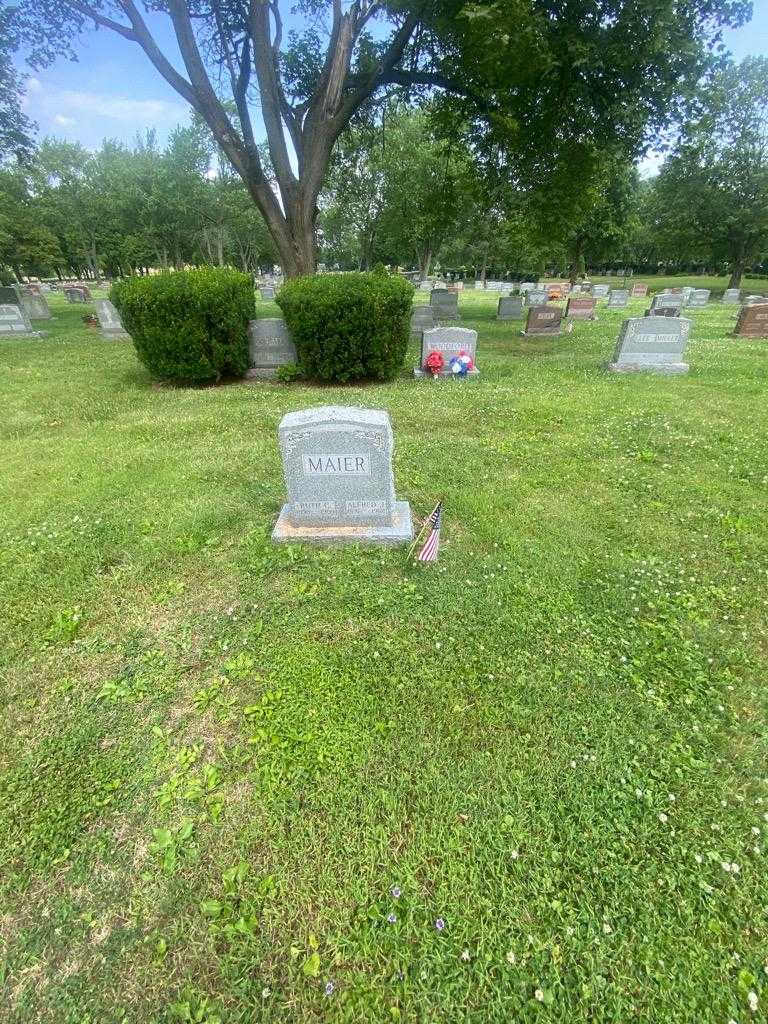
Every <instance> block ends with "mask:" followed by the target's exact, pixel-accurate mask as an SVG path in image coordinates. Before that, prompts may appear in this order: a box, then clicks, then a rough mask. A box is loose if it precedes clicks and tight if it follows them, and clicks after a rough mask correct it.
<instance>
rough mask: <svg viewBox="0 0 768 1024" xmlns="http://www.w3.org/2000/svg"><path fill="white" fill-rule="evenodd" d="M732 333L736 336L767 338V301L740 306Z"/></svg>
mask: <svg viewBox="0 0 768 1024" xmlns="http://www.w3.org/2000/svg"><path fill="white" fill-rule="evenodd" d="M733 333H734V337H736V338H768V302H766V303H763V304H762V305H760V306H758V305H753V306H742V307H741V309H740V310H739V315H738V318H737V320H736V329H735V330H734V332H733Z"/></svg>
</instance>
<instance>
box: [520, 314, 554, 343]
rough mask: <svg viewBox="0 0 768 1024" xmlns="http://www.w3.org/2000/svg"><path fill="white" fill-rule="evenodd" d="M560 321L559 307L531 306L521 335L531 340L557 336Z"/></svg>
mask: <svg viewBox="0 0 768 1024" xmlns="http://www.w3.org/2000/svg"><path fill="white" fill-rule="evenodd" d="M562 320H563V311H562V309H560V307H559V306H531V307H530V309H529V310H528V318H527V320H526V321H525V330H524V331H523V332H522V334H523V336H524V337H533V338H535V337H539V336H542V337H546V336H547V335H558V334H559V333H560V325H561V323H562Z"/></svg>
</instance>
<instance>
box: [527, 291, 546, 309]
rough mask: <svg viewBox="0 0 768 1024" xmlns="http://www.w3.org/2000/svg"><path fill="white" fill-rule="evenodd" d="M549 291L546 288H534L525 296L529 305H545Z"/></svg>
mask: <svg viewBox="0 0 768 1024" xmlns="http://www.w3.org/2000/svg"><path fill="white" fill-rule="evenodd" d="M547 298H548V296H547V292H546V289H544V288H532V289H531V290H530V291H529V292H528V294H527V295H526V297H525V302H526V305H528V306H544V305H546V302H547Z"/></svg>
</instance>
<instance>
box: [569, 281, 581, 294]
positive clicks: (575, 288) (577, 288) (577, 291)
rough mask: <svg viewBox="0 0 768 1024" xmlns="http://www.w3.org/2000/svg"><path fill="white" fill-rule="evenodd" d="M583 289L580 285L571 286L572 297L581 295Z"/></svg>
mask: <svg viewBox="0 0 768 1024" xmlns="http://www.w3.org/2000/svg"><path fill="white" fill-rule="evenodd" d="M581 292H582V289H581V285H580V284H572V285H571V295H581Z"/></svg>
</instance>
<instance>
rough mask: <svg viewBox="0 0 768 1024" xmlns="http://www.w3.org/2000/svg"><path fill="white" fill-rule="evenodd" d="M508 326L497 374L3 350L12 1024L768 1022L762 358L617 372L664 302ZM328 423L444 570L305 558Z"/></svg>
mask: <svg viewBox="0 0 768 1024" xmlns="http://www.w3.org/2000/svg"><path fill="white" fill-rule="evenodd" d="M758 290H759V289H758ZM497 300H498V295H490V294H488V295H484V294H479V293H474V294H473V293H471V292H465V293H463V294H462V296H461V299H460V309H461V314H462V319H461V323H462V324H463V325H466V326H472V327H477V329H478V330H479V332H480V341H479V346H478V360H477V361H478V366H479V368H480V370H481V374H482V375H481V377H480V378H479V379H477V380H468V381H464V382H455V381H442V382H439V383H435V382H428V381H421V382H416V381H414V380H412V379H409V378H408V377H407V376H406V375H405V374H404V375H403V376H402V378H400V379H398V380H396V381H395V382H393V383H392V384H388V385H383V386H366V387H350V388H336V387H334V388H318V387H313V386H308V385H294V386H290V387H289V386H285V385H281V384H272V383H236V384H232V385H228V386H222V387H215V388H197V389H195V388H189V389H180V388H170V387H159V386H156V385H153V384H152V382H151V380H150V379H149V376H148V374H147V373H146V372H145V371H144V369H143V368H142V367H141V365H140V364H139V363H138V361H137V359H136V357H135V354H134V350H133V347H132V346H131V344H130V343H129V342H105V341H103V340H102V339H101V338H100V337H99V334H98V332H96V331H91V330H89V329H88V328H87V327H85V326H84V325H83V324H82V323H81V321H80V318H81V316H82V314H83V312H84V311H88V310H89V309H90V308H92V307H90V306H87V307H85V308H84V307H82V306H68V305H66V303H65V302H64V301H63V299H62V298H60V297H53V298H52V302H51V305H52V307H53V312H54V315H55V316H56V318H57V319H56V320H54V321H51V322H49V323H48V324H47V325H46V328H47V329H48V330H49V331H50V333H49V335H48V336H47V337H46V338H43V339H41V340H24V341H22V340H19V341H13V342H3V343H2V346H1V347H0V408H2V410H3V411H2V416H0V430H1V431H2V448H1V449H0V451H1V453H2V454H1V456H0V458H1V461H2V467H3V472H2V473H1V474H0V608H1V611H0V614H1V615H2V624H1V625H0V636H2V644H0V692H1V693H2V701H3V714H2V725H1V726H0V728H1V730H2V733H1V736H0V863H2V865H3V869H2V872H1V873H0V941H2V945H3V950H4V956H3V960H2V972H1V973H0V981H1V987H0V1004H1V1005H2V1011H1V1012H0V1016H2V1019H3V1020H4V1021H8V1022H11V1021H13V1022H17V1021H18V1022H29V1021H56V1022H72V1024H74V1022H77V1024H85V1022H86V1021H87V1022H99V1024H103V1022H121V1021H130V1022H146V1021H163V1022H165V1021H196V1022H208V1024H214V1022H217V1021H221V1022H230V1021H237V1022H251V1021H294V1022H295V1021H311V1020H327V1021H350V1022H351V1021H392V1020H402V1021H435V1022H436V1021H475V1022H480V1021H482V1022H487V1021H494V1022H496V1021H498V1022H509V1021H513V1020H515V1021H561V1022H576V1021H590V1022H598V1021H622V1022H623V1021H630V1020H646V1021H654V1022H664V1024H670V1022H680V1024H683V1022H685V1024H690V1022H691V1021H696V1022H697V1024H705V1022H706V1024H727V1022H728V1021H729V1020H735V1021H737V1022H739V1024H745V1022H746V1021H749V1020H759V1019H764V1016H763V1015H764V1013H765V1004H766V1002H767V1001H768V974H766V970H768V967H767V966H766V939H767V938H768V920H767V914H768V907H767V906H766V890H765V873H766V872H765V857H766V852H768V842H766V836H767V835H768V785H767V783H768V779H767V778H766V774H767V773H766V767H765V764H766V761H765V757H766V736H767V734H766V687H765V680H766V672H767V671H768V642H767V641H766V615H767V612H768V586H767V584H768V535H767V534H766V514H767V513H768V444H767V442H766V435H767V430H768V403H766V399H765V396H766V383H767V378H768V360H767V355H768V341H754V340H746V339H733V338H731V337H729V334H730V332H731V331H732V329H733V324H734V321H735V313H736V309H735V308H734V307H723V306H721V305H719V304H717V303H713V304H711V305H710V306H708V307H707V308H706V309H703V310H693V311H691V312H690V314H689V315H690V317H691V319H692V321H693V328H692V340H691V342H690V344H689V348H688V353H687V359H688V361H689V362H690V364H691V372H690V374H689V375H688V376H686V377H678V378H663V377H657V376H653V375H627V376H623V375H611V374H608V373H606V372H605V371H604V370H603V369H602V367H601V364H602V363H604V362H605V361H606V360H608V359H609V358H610V356H611V355H612V352H613V347H614V343H615V339H616V336H617V333H618V329H619V326H620V324H621V321H622V319H623V318H624V317H625V316H627V315H641V311H642V310H643V309H644V308H645V307H646V305H647V302H646V300H632V301H631V302H630V306H629V309H628V310H621V309H619V310H612V311H610V312H608V311H607V310H606V309H605V303H604V302H601V303H599V308H598V315H599V317H600V319H599V322H597V323H586V322H582V323H577V324H576V325H575V326H574V329H573V333H572V334H570V335H565V336H563V337H561V338H535V339H524V338H521V337H520V336H519V330H520V327H521V324H518V323H501V324H497V323H496V322H495V321H494V319H493V318H494V315H495V308H496V303H497ZM258 309H259V315H264V316H276V315H279V314H278V310H277V307H276V306H275V305H274V304H273V303H260V304H259V306H258ZM416 351H417V347H416V345H412V351H411V354H412V356H413V359H414V360H415V358H416ZM328 403H331V404H357V405H365V406H370V407H374V408H382V409H386V410H388V411H389V413H390V416H391V418H392V424H393V429H394V433H395V445H396V450H395V481H396V488H397V493H398V496H399V497H402V498H404V499H407V500H409V501H410V502H411V503H412V507H413V509H414V512H415V513H417V514H420V515H421V516H424V515H426V514H427V513H428V512H429V511H430V510H431V508H432V507H433V505H434V503H435V501H436V500H437V499H438V498H442V499H443V500H444V502H445V516H444V528H443V543H442V547H441V554H440V561H439V563H438V565H437V566H432V567H414V566H412V565H411V564H409V563H408V561H407V559H406V554H405V551H404V550H403V549H395V550H390V549H382V548H339V549H319V548H311V547H300V546H290V545H288V546H277V545H274V544H272V543H271V542H270V531H271V529H272V527H273V525H274V522H275V519H276V517H277V514H278V511H279V508H280V505H281V502H282V501H283V500H284V493H285V492H284V483H283V480H282V474H281V463H280V455H279V452H278V448H277V436H276V435H277V424H278V422H279V420H280V418H281V416H282V415H283V414H284V413H285V412H287V411H290V410H295V409H301V408H306V407H308V406H312V405H319V404H328Z"/></svg>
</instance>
